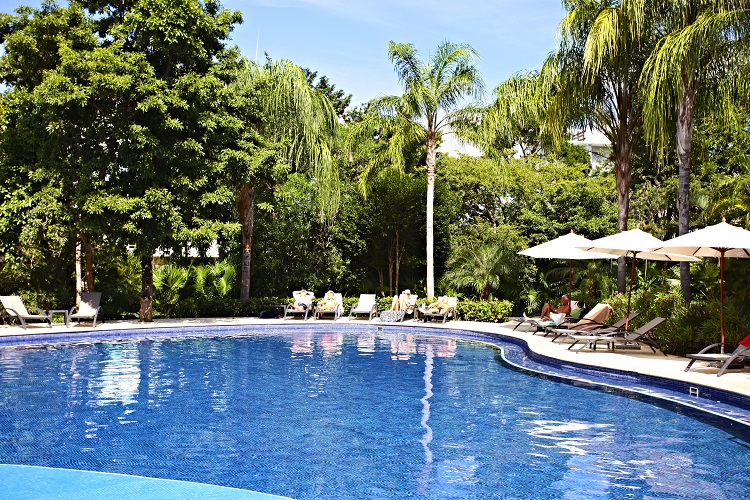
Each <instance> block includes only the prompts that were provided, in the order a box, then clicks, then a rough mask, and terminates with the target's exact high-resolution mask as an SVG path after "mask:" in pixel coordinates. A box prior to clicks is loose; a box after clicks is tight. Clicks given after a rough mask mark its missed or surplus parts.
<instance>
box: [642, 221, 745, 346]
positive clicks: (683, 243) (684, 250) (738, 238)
mask: <svg viewBox="0 0 750 500" xmlns="http://www.w3.org/2000/svg"><path fill="white" fill-rule="evenodd" d="M652 249H653V250H655V251H659V252H661V251H664V252H671V253H678V254H684V255H692V256H696V257H718V258H719V269H720V276H721V278H720V280H721V281H720V282H721V285H720V288H721V295H720V301H721V343H722V344H723V343H724V258H725V257H740V258H745V259H747V258H750V231H746V230H744V229H742V228H741V227H737V226H732V225H731V224H727V223H726V221H722V222H721V223H719V224H715V225H713V226H707V227H704V228H703V229H699V230H697V231H693V232H691V233H688V234H683V235H682V236H678V237H676V238H673V239H671V240H669V241H665V242H664V243H662V244H661V245H658V246H657V245H654V246H653V247H652ZM722 352H723V346H722Z"/></svg>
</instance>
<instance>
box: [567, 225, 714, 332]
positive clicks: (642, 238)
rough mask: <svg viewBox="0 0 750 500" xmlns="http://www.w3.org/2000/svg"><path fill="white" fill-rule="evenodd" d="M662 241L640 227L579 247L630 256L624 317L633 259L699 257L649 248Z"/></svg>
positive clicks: (590, 250)
mask: <svg viewBox="0 0 750 500" xmlns="http://www.w3.org/2000/svg"><path fill="white" fill-rule="evenodd" d="M663 244H664V243H663V242H662V241H661V240H660V239H659V238H657V237H655V236H652V235H650V234H648V233H646V232H644V231H641V230H640V229H637V228H636V229H631V230H630V231H623V232H621V233H617V234H613V235H611V236H605V237H604V238H599V239H598V240H594V241H592V242H591V243H590V244H589V245H587V246H581V247H579V248H580V249H581V250H586V251H588V252H597V253H605V254H610V255H615V256H618V257H619V256H625V257H632V258H633V263H632V265H631V268H630V286H629V288H628V309H627V312H626V313H625V317H626V318H627V317H628V316H630V298H631V296H632V294H633V280H634V279H635V259H648V260H661V261H683V262H684V261H689V262H696V261H698V260H700V259H697V258H695V257H691V256H689V255H681V254H677V253H665V252H656V251H652V250H651V249H652V248H654V247H656V246H659V245H663ZM627 328H628V321H627V320H626V321H625V329H626V330H627Z"/></svg>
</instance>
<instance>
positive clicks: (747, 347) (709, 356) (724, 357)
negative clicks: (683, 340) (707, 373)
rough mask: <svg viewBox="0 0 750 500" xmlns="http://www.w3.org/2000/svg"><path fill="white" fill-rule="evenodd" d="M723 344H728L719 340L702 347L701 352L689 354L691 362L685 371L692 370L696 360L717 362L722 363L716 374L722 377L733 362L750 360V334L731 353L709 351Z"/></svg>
mask: <svg viewBox="0 0 750 500" xmlns="http://www.w3.org/2000/svg"><path fill="white" fill-rule="evenodd" d="M722 345H726V343H724V344H722V343H721V342H718V343H716V344H711V345H710V346H707V347H704V348H703V349H701V350H700V352H697V353H695V354H688V355H687V357H688V358H690V363H688V365H687V366H686V367H685V371H688V370H690V367H691V366H693V363H695V362H696V361H708V362H715V363H721V366H720V367H719V372H718V373H717V374H716V376H717V377H721V376H722V375H723V374H724V372H725V371H726V370H727V368H729V367H730V366H731V365H732V363H735V362H738V361H742V362H747V361H750V335H748V336H747V337H745V338H744V339H742V340H740V341H739V343H738V345H737V348H736V349H735V350H734V351H732V352H731V353H710V352H708V351H710V350H712V349H715V348H717V347H721V346H722Z"/></svg>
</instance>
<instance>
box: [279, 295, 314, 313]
mask: <svg viewBox="0 0 750 500" xmlns="http://www.w3.org/2000/svg"><path fill="white" fill-rule="evenodd" d="M292 297H294V300H295V302H294V304H292V305H289V306H288V307H287V308H286V310H285V311H284V319H287V318H289V317H292V318H302V319H303V320H306V319H307V316H308V315H309V314H310V313H311V312H312V308H313V305H312V301H313V299H314V298H315V294H314V293H312V292H308V291H307V290H297V291H295V292H293V293H292ZM297 304H300V306H299V307H300V308H299V309H297V308H296V307H295V306H296V305H297Z"/></svg>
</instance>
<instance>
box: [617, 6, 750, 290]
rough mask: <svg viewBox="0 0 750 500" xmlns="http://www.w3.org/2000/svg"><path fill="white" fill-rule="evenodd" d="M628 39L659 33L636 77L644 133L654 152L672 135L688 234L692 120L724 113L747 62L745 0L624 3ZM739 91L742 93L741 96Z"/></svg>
mask: <svg viewBox="0 0 750 500" xmlns="http://www.w3.org/2000/svg"><path fill="white" fill-rule="evenodd" d="M622 8H623V9H624V11H625V12H626V13H627V17H628V19H629V20H630V23H631V24H630V30H629V31H630V32H631V33H653V32H656V34H657V38H658V41H657V44H656V47H655V48H654V49H653V51H652V52H651V53H650V54H649V56H648V59H647V60H646V63H645V65H644V68H643V75H642V77H641V86H642V96H643V120H644V132H645V136H646V138H647V140H649V142H650V143H651V144H653V147H654V149H655V150H656V151H657V152H660V153H661V152H664V151H666V150H667V149H670V148H671V147H673V146H672V145H673V144H674V143H673V140H674V138H675V137H676V143H677V144H676V145H677V160H678V165H679V172H678V194H677V209H678V218H679V222H678V234H679V235H683V234H686V233H687V232H688V231H689V229H690V173H691V168H692V142H693V130H694V123H695V119H696V116H700V114H701V110H703V112H707V110H708V108H709V107H710V108H712V109H713V112H717V113H718V114H721V113H722V112H723V111H725V110H726V107H727V106H726V104H727V103H728V102H729V100H730V96H731V94H732V91H733V90H736V89H737V87H738V86H739V87H743V88H744V86H745V84H746V81H747V79H746V78H737V77H736V76H737V75H736V68H737V66H738V65H741V64H744V62H743V61H744V60H745V57H743V56H742V55H741V53H740V51H742V50H744V49H745V48H746V46H747V27H748V26H750V23H748V17H747V16H748V14H749V13H750V3H748V2H747V0H710V1H708V0H688V1H685V0H679V1H678V0H658V1H657V0H654V1H651V2H644V1H643V0H622ZM609 52H610V53H616V52H617V49H616V47H614V46H612V47H610V49H609ZM743 93H744V92H743ZM680 269H681V272H680V280H681V282H682V293H683V299H684V301H685V303H686V304H689V303H690V299H691V294H690V265H689V263H683V264H681V266H680Z"/></svg>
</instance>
